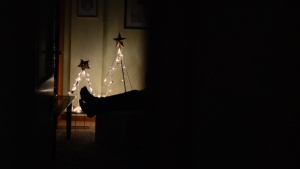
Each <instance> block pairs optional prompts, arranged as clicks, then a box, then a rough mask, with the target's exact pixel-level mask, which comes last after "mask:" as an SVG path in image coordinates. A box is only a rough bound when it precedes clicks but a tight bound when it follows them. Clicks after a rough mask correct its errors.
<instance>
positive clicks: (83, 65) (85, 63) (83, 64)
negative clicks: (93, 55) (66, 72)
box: [77, 59, 90, 70]
mask: <svg viewBox="0 0 300 169" xmlns="http://www.w3.org/2000/svg"><path fill="white" fill-rule="evenodd" d="M77 67H81V70H85V69H90V66H89V60H87V61H84V60H82V59H81V61H80V64H79V65H78V66H77Z"/></svg>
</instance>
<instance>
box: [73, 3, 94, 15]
mask: <svg viewBox="0 0 300 169" xmlns="http://www.w3.org/2000/svg"><path fill="white" fill-rule="evenodd" d="M77 16H78V17H97V16H98V0H77Z"/></svg>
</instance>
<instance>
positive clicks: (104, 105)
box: [79, 86, 147, 118]
mask: <svg viewBox="0 0 300 169" xmlns="http://www.w3.org/2000/svg"><path fill="white" fill-rule="evenodd" d="M146 92H147V91H146V89H144V90H131V91H127V92H125V93H120V94H116V95H112V96H107V97H95V96H94V95H92V94H91V93H90V92H89V91H88V89H87V87H86V86H84V87H82V88H81V90H80V96H81V99H80V100H79V104H80V107H81V109H82V111H83V112H84V113H85V114H86V115H87V116H88V117H89V118H92V117H94V116H95V115H97V114H100V113H106V112H108V111H121V110H122V111H131V110H142V109H143V108H144V105H145V97H146Z"/></svg>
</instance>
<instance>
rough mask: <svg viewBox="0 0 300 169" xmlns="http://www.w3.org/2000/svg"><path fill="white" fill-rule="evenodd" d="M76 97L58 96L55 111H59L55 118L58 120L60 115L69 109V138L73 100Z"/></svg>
mask: <svg viewBox="0 0 300 169" xmlns="http://www.w3.org/2000/svg"><path fill="white" fill-rule="evenodd" d="M75 98H76V96H69V95H58V96H56V101H57V107H55V112H56V113H57V117H56V119H55V120H56V121H57V118H58V116H59V115H60V114H61V113H63V112H64V111H65V110H66V109H67V111H66V129H67V140H69V139H71V120H72V102H73V100H74V99H75ZM56 125H57V122H56Z"/></svg>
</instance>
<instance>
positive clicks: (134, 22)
mask: <svg viewBox="0 0 300 169" xmlns="http://www.w3.org/2000/svg"><path fill="white" fill-rule="evenodd" d="M124 16H125V19H124V28H127V29H145V28H147V19H146V0H125V15H124Z"/></svg>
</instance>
